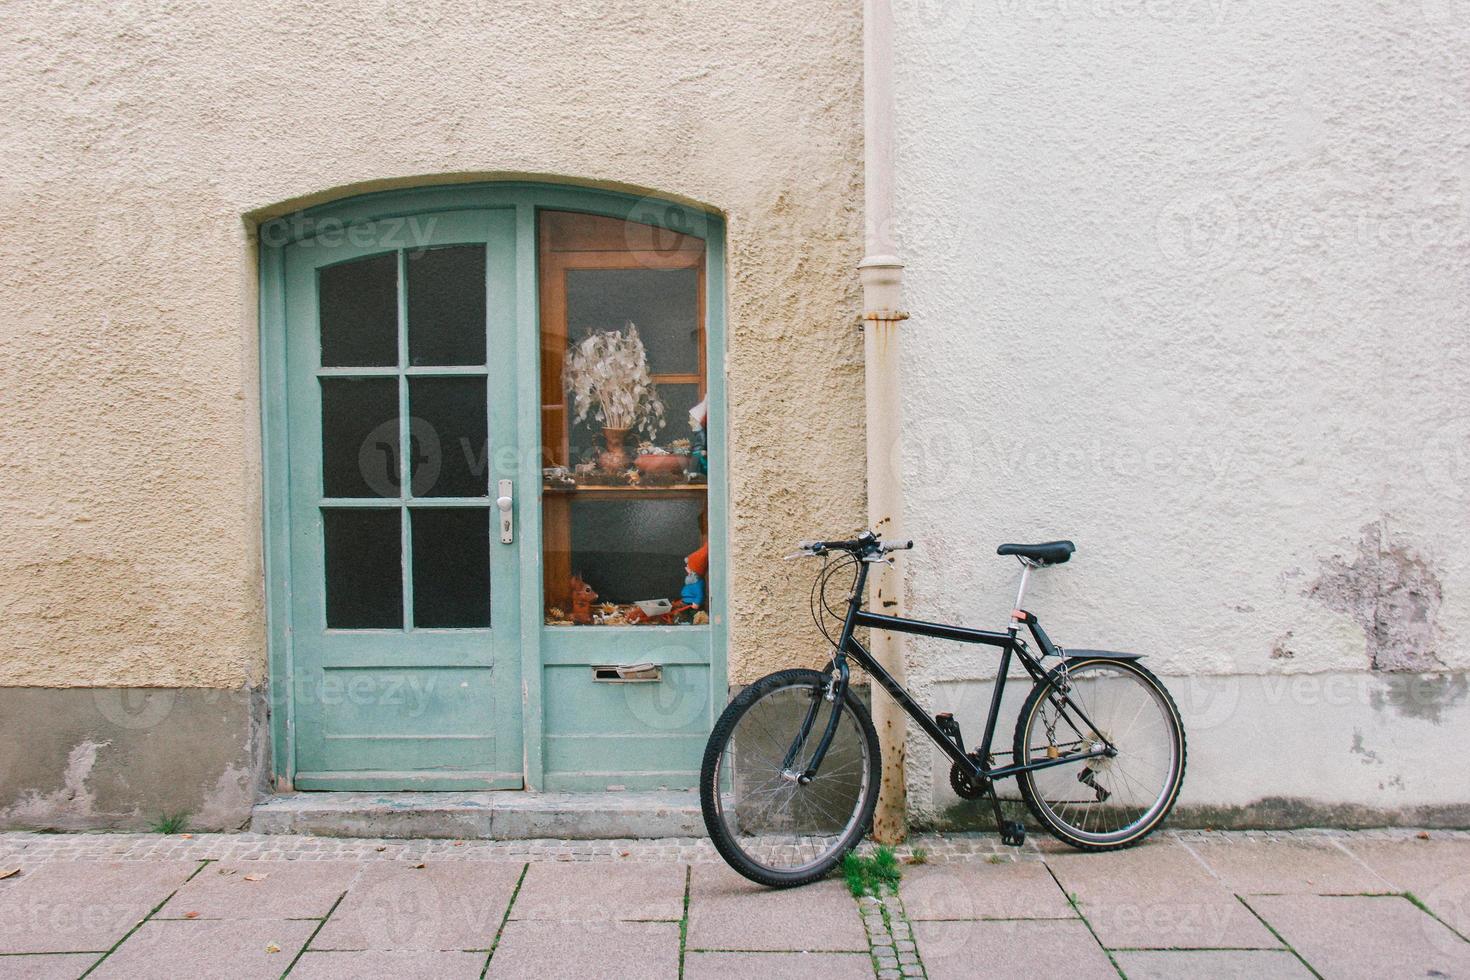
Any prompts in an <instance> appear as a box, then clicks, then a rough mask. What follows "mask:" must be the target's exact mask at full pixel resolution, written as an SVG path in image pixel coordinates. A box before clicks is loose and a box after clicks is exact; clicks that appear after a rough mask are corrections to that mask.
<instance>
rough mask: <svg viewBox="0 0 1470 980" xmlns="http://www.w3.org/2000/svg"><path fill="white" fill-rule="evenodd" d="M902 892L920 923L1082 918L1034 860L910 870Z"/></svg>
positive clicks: (927, 866)
mask: <svg viewBox="0 0 1470 980" xmlns="http://www.w3.org/2000/svg"><path fill="white" fill-rule="evenodd" d="M898 893H899V896H900V897H902V899H903V904H904V908H905V909H906V910H907V911H908V916H909V918H910V919H911V920H913V921H915V922H917V921H920V920H923V919H1067V918H1076V916H1077V913H1076V912H1075V911H1074V910H1073V909H1072V906H1071V904H1070V903H1069V902H1068V901H1067V896H1066V895H1065V894H1063V893H1062V890H1061V889H1060V888H1059V887H1057V883H1056V881H1055V879H1053V878H1052V876H1051V873H1050V872H1049V871H1047V870H1046V866H1045V865H1043V864H1041V863H1040V862H1035V861H1028V862H1024V863H1023V862H1010V863H1007V864H986V863H983V862H982V863H979V864H958V863H953V864H942V865H924V866H922V867H917V868H906V869H905V870H904V875H903V880H902V881H901V882H900V883H899V886H898Z"/></svg>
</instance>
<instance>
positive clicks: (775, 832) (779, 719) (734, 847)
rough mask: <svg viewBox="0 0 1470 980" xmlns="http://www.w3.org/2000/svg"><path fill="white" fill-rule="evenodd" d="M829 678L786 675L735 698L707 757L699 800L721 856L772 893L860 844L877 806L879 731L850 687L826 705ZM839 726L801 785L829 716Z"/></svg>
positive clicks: (817, 874)
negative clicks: (837, 701)
mask: <svg viewBox="0 0 1470 980" xmlns="http://www.w3.org/2000/svg"><path fill="white" fill-rule="evenodd" d="M826 694H827V677H826V675H824V674H821V673H818V672H817V671H815V670H783V671H780V672H779V673H775V674H770V675H768V676H766V677H763V678H761V679H760V680H758V681H756V682H755V683H754V684H751V685H750V686H749V687H747V688H745V690H743V691H741V692H740V693H739V694H738V695H736V697H735V699H734V700H733V701H731V702H730V705H729V707H727V708H726V709H725V712H724V714H722V715H720V719H719V721H717V722H716V723H715V729H714V732H713V733H712V734H711V735H710V740H709V745H708V747H707V748H706V749H705V753H704V765H703V768H702V770H701V773H700V787H699V798H700V805H701V807H702V808H703V811H704V823H705V827H706V828H707V829H708V830H709V835H710V839H711V840H712V841H713V842H714V845H715V847H716V849H717V850H719V852H720V855H721V856H722V857H724V859H725V860H726V861H727V862H728V863H729V865H730V866H731V867H732V868H734V869H735V870H736V871H738V872H740V873H741V874H742V875H744V876H745V877H747V878H749V879H751V880H752V881H756V882H759V883H760V884H763V885H770V886H772V887H776V888H789V887H791V886H794V885H804V884H806V883H808V882H811V881H815V880H817V879H818V878H821V877H823V876H825V875H826V874H827V873H828V872H829V871H831V870H832V868H833V867H835V866H836V865H837V863H838V862H839V861H841V860H842V857H843V855H845V854H846V853H847V852H848V851H850V850H852V849H853V848H854V847H855V846H857V844H858V842H859V841H860V840H862V837H863V834H864V833H865V832H866V831H867V829H868V826H869V824H870V823H871V822H872V819H873V808H874V807H875V806H876V805H877V802H878V779H879V774H880V761H879V752H878V733H877V732H876V731H875V730H874V729H873V722H872V719H871V718H870V717H869V716H868V710H867V708H865V707H864V706H863V704H862V702H861V701H859V700H858V699H857V698H856V697H855V696H854V695H853V692H852V691H851V689H849V690H848V692H847V696H846V697H845V698H844V699H843V702H842V704H840V705H838V704H834V703H832V702H829V701H827V700H826ZM834 711H835V712H837V727H836V729H835V730H834V732H833V735H832V741H831V744H830V746H829V747H828V749H827V754H826V756H825V757H824V759H823V761H822V764H821V766H820V767H819V768H818V770H817V773H816V775H815V777H813V778H812V779H811V780H810V781H809V782H803V780H802V778H801V777H803V776H804V774H805V773H806V772H807V770H808V769H810V767H811V760H812V758H813V756H814V754H815V752H816V750H817V746H818V744H819V743H820V742H821V740H822V736H823V734H824V733H825V731H826V728H827V724H828V722H829V720H830V719H831V718H832V713H833V712H834Z"/></svg>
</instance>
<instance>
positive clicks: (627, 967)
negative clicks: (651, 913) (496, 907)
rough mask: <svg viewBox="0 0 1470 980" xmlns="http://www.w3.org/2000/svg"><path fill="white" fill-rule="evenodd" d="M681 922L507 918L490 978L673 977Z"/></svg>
mask: <svg viewBox="0 0 1470 980" xmlns="http://www.w3.org/2000/svg"><path fill="white" fill-rule="evenodd" d="M678 975H679V924H678V923H676V922H611V921H601V922H585V921H584V922H549V921H544V920H536V921H525V922H507V923H506V924H505V932H504V934H503V935H502V936H501V938H500V945H499V946H497V947H496V948H495V955H494V956H493V957H492V958H491V960H490V970H489V973H488V974H487V977H488V978H490V980H500V978H505V980H522V978H525V977H535V978H536V980H562V978H565V980H587V978H588V977H597V978H599V980H624V978H626V980H673V978H675V977H677V976H678Z"/></svg>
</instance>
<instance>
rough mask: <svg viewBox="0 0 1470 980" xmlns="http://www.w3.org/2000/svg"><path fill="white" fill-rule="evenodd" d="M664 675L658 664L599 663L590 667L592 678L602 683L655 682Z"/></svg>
mask: <svg viewBox="0 0 1470 980" xmlns="http://www.w3.org/2000/svg"><path fill="white" fill-rule="evenodd" d="M663 677H664V669H663V667H662V666H660V665H659V664H601V665H598V666H594V667H593V668H592V679H593V680H594V681H599V682H601V683H603V684H655V683H657V682H659V681H661V680H663Z"/></svg>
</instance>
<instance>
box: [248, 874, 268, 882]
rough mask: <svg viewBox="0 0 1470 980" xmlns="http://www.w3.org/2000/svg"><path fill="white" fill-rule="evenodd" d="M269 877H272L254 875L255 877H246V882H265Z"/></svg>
mask: <svg viewBox="0 0 1470 980" xmlns="http://www.w3.org/2000/svg"><path fill="white" fill-rule="evenodd" d="M269 877H270V875H268V874H264V875H262V874H254V875H246V876H245V880H246V881H265V880H266V879H267V878H269Z"/></svg>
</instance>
